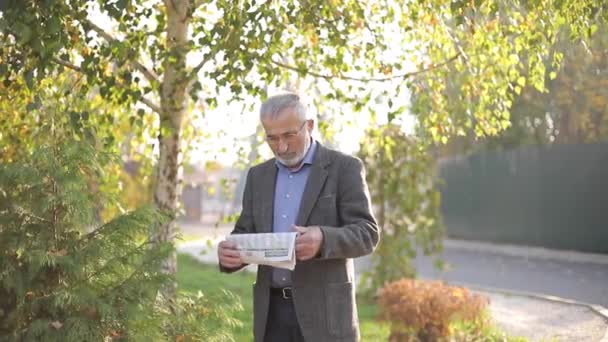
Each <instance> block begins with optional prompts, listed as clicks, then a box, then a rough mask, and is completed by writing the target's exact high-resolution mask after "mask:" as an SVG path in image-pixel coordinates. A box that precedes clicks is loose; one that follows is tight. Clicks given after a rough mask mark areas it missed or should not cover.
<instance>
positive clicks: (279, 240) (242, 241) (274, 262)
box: [226, 232, 297, 270]
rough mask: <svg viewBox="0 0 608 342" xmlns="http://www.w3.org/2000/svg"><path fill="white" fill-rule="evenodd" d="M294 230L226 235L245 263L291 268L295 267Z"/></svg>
mask: <svg viewBox="0 0 608 342" xmlns="http://www.w3.org/2000/svg"><path fill="white" fill-rule="evenodd" d="M296 235H297V233H296V232H293V233H258V234H234V235H228V236H227V237H226V240H228V241H233V242H234V243H236V245H237V248H238V250H239V251H240V254H241V260H242V261H243V262H244V263H246V264H259V265H269V266H274V267H280V268H286V269H288V270H293V269H294V268H295V267H296Z"/></svg>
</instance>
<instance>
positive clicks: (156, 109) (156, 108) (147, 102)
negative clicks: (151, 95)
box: [138, 96, 162, 114]
mask: <svg viewBox="0 0 608 342" xmlns="http://www.w3.org/2000/svg"><path fill="white" fill-rule="evenodd" d="M138 100H139V101H140V102H141V103H143V104H145V105H146V106H148V107H149V108H150V109H152V110H153V111H154V112H156V113H157V114H160V113H162V109H161V108H160V107H159V106H158V105H157V104H155V103H154V102H152V101H150V100H148V99H147V98H145V97H143V96H142V97H141V98H139V99H138Z"/></svg>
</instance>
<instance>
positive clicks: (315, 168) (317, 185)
mask: <svg viewBox="0 0 608 342" xmlns="http://www.w3.org/2000/svg"><path fill="white" fill-rule="evenodd" d="M317 144H318V148H317V154H316V155H315V160H314V161H313V164H312V168H311V170H310V174H309V175H308V181H307V182H306V188H305V189H304V194H303V195H302V201H301V202H300V210H299V212H298V219H297V220H296V225H298V226H304V225H306V222H307V221H308V217H309V216H310V212H311V211H312V208H313V207H314V206H315V203H316V202H317V198H319V194H320V193H321V190H322V189H323V185H325V181H326V180H327V175H328V172H327V165H329V163H330V161H329V158H328V155H327V150H326V149H325V147H323V146H322V145H321V144H319V143H318V142H317Z"/></svg>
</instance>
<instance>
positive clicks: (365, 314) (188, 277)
mask: <svg viewBox="0 0 608 342" xmlns="http://www.w3.org/2000/svg"><path fill="white" fill-rule="evenodd" d="M254 281H255V276H254V274H253V273H251V272H237V273H234V274H224V273H220V272H219V270H218V268H217V266H215V265H205V264H201V263H199V262H198V261H196V260H195V259H194V258H192V257H191V256H189V255H185V254H180V255H179V256H178V273H177V282H178V286H179V289H180V291H185V292H192V293H196V292H198V291H199V290H200V291H202V292H203V293H205V294H207V295H210V296H212V295H214V294H216V293H219V292H220V291H221V290H222V289H226V290H229V291H231V292H232V293H234V294H235V295H237V296H238V297H240V298H241V304H242V305H243V307H244V310H243V311H241V312H238V313H237V315H236V318H238V319H239V320H240V321H241V322H243V326H242V327H239V328H235V330H234V337H235V339H236V341H237V342H250V341H252V340H253V336H252V327H251V324H252V322H253V319H252V312H253V311H252V305H253V302H252V298H251V290H252V289H251V286H252V284H253V282H254ZM358 308H359V321H360V324H361V335H362V336H361V338H362V341H386V340H387V338H388V334H389V327H388V325H386V324H383V323H381V322H377V321H376V320H374V317H375V315H376V305H375V304H373V303H363V302H362V301H361V300H359V306H358Z"/></svg>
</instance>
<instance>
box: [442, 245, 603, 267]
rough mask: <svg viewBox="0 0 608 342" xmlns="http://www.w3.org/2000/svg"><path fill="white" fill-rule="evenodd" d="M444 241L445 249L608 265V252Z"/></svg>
mask: <svg viewBox="0 0 608 342" xmlns="http://www.w3.org/2000/svg"><path fill="white" fill-rule="evenodd" d="M443 243H444V249H445V247H447V248H453V249H459V250H465V251H475V252H480V251H481V252H487V253H492V254H502V255H509V256H516V257H524V258H530V257H532V258H537V259H547V260H560V261H569V262H580V263H594V264H602V265H608V254H599V253H585V252H578V251H572V250H556V249H549V248H544V247H534V246H521V245H509V244H497V243H492V242H485V241H470V240H459V239H445V240H444V241H443Z"/></svg>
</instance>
